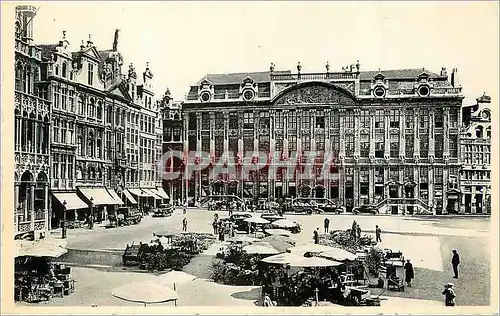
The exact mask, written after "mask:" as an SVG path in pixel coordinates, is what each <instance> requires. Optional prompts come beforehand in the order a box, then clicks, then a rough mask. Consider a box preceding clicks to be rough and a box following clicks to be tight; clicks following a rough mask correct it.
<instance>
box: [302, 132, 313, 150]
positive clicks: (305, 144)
mask: <svg viewBox="0 0 500 316" xmlns="http://www.w3.org/2000/svg"><path fill="white" fill-rule="evenodd" d="M302 150H303V151H310V150H311V136H309V135H304V136H303V137H302Z"/></svg>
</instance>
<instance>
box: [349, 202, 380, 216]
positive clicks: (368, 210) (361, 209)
mask: <svg viewBox="0 0 500 316" xmlns="http://www.w3.org/2000/svg"><path fill="white" fill-rule="evenodd" d="M352 213H353V214H354V215H358V214H371V215H376V214H378V213H379V211H378V209H377V208H376V207H375V206H374V205H369V204H364V205H361V206H356V207H354V208H353V209H352Z"/></svg>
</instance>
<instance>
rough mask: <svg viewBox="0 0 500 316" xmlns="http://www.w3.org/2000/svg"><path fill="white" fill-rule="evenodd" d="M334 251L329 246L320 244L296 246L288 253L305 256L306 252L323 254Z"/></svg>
mask: <svg viewBox="0 0 500 316" xmlns="http://www.w3.org/2000/svg"><path fill="white" fill-rule="evenodd" d="M332 249H334V248H333V247H330V246H325V245H320V244H312V243H309V244H305V245H301V246H296V247H293V248H291V249H289V250H288V252H291V253H295V254H305V253H308V252H312V253H316V252H325V251H329V250H332Z"/></svg>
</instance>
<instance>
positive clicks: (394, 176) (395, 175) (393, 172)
mask: <svg viewBox="0 0 500 316" xmlns="http://www.w3.org/2000/svg"><path fill="white" fill-rule="evenodd" d="M389 179H391V180H394V181H399V169H398V167H390V168H389Z"/></svg>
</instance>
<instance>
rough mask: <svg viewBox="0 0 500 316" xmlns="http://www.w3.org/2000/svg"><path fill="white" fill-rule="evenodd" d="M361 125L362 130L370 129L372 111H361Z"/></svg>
mask: <svg viewBox="0 0 500 316" xmlns="http://www.w3.org/2000/svg"><path fill="white" fill-rule="evenodd" d="M359 125H360V127H361V128H370V111H369V110H361V113H360V117H359Z"/></svg>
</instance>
